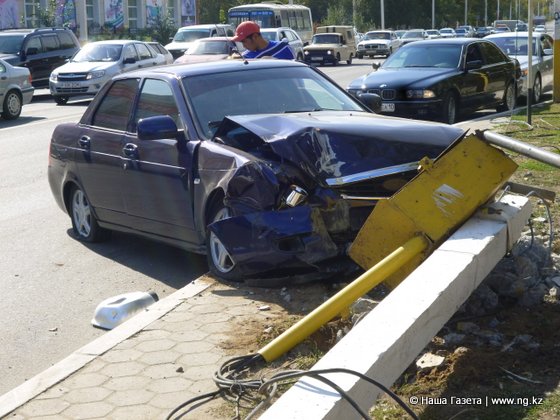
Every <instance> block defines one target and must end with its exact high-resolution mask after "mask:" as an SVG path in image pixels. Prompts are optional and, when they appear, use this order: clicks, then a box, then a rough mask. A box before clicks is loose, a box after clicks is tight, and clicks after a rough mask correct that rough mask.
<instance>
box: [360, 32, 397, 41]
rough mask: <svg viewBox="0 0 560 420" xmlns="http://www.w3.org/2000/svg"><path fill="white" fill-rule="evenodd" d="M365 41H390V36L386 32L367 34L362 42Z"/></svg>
mask: <svg viewBox="0 0 560 420" xmlns="http://www.w3.org/2000/svg"><path fill="white" fill-rule="evenodd" d="M367 39H391V35H390V34H389V33H387V32H368V33H367V34H366V35H365V36H364V40H367Z"/></svg>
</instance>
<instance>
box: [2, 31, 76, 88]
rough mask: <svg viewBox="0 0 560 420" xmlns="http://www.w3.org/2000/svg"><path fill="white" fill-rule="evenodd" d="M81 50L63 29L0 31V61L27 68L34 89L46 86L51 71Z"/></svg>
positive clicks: (72, 37)
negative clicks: (0, 59)
mask: <svg viewBox="0 0 560 420" xmlns="http://www.w3.org/2000/svg"><path fill="white" fill-rule="evenodd" d="M79 49H80V43H79V42H78V39H77V38H76V35H74V33H73V32H72V31H71V30H70V29H66V28H40V29H9V30H5V31H0V58H2V59H4V60H5V61H7V62H8V63H10V64H11V65H12V66H20V67H27V68H28V69H29V72H30V73H31V79H32V83H33V86H34V87H46V88H48V86H49V76H50V74H51V72H52V71H53V70H54V69H55V68H57V67H60V66H62V65H63V64H64V63H65V62H66V60H67V59H69V58H70V57H72V56H73V55H74V53H76V51H78V50H79Z"/></svg>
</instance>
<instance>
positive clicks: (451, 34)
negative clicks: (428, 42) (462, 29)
mask: <svg viewBox="0 0 560 420" xmlns="http://www.w3.org/2000/svg"><path fill="white" fill-rule="evenodd" d="M439 34H440V35H441V37H442V38H457V34H456V33H455V29H453V28H441V29H440V30H439Z"/></svg>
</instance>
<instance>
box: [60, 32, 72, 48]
mask: <svg viewBox="0 0 560 420" xmlns="http://www.w3.org/2000/svg"><path fill="white" fill-rule="evenodd" d="M58 40H59V41H60V48H62V49H65V50H66V49H69V48H75V47H77V45H76V44H75V43H74V40H73V39H72V37H71V36H70V34H68V33H66V32H59V33H58Z"/></svg>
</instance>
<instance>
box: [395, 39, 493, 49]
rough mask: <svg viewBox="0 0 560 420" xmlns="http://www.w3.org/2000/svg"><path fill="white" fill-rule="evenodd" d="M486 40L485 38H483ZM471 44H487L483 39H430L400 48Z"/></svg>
mask: <svg viewBox="0 0 560 420" xmlns="http://www.w3.org/2000/svg"><path fill="white" fill-rule="evenodd" d="M485 39H486V38H485ZM473 42H476V43H481V42H488V41H485V40H483V39H479V38H438V39H430V40H425V41H415V42H411V43H410V44H406V45H404V46H403V47H402V48H405V47H407V48H408V47H409V46H414V45H434V46H435V45H466V44H472V43H473Z"/></svg>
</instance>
